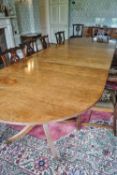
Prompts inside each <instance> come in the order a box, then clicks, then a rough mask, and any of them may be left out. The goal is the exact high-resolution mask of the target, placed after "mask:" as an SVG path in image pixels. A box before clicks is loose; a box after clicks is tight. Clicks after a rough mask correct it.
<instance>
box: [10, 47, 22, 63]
mask: <svg viewBox="0 0 117 175" xmlns="http://www.w3.org/2000/svg"><path fill="white" fill-rule="evenodd" d="M18 49H19V47H14V48H10V49H8V54H9V60H10V63H11V64H14V63H17V62H19V61H20V57H19V55H18V52H17V51H18Z"/></svg>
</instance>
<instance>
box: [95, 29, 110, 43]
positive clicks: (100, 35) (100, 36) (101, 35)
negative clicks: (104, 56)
mask: <svg viewBox="0 0 117 175" xmlns="http://www.w3.org/2000/svg"><path fill="white" fill-rule="evenodd" d="M109 38H110V35H109V32H108V30H107V29H106V28H101V27H99V28H98V27H97V28H96V29H94V30H93V33H92V41H97V42H100V43H108V42H109Z"/></svg>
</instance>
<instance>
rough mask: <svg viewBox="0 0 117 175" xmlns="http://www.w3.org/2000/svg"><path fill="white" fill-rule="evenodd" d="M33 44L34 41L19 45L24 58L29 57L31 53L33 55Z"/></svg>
mask: <svg viewBox="0 0 117 175" xmlns="http://www.w3.org/2000/svg"><path fill="white" fill-rule="evenodd" d="M35 42H36V40H35V39H31V40H26V41H24V42H23V43H21V44H20V47H21V48H22V49H23V53H24V56H31V55H32V54H33V53H35V48H34V45H35Z"/></svg>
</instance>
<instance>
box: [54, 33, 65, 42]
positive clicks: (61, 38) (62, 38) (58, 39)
mask: <svg viewBox="0 0 117 175" xmlns="http://www.w3.org/2000/svg"><path fill="white" fill-rule="evenodd" d="M55 37H56V42H57V45H60V44H64V43H65V31H59V32H56V33H55Z"/></svg>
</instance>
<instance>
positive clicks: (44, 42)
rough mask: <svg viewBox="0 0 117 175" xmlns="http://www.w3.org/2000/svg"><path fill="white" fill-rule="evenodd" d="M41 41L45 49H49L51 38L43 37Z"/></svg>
mask: <svg viewBox="0 0 117 175" xmlns="http://www.w3.org/2000/svg"><path fill="white" fill-rule="evenodd" d="M40 41H41V44H42V48H43V49H47V48H48V47H49V37H48V35H44V36H41V37H40Z"/></svg>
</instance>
